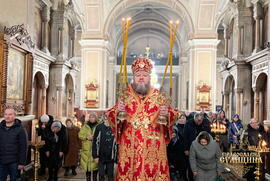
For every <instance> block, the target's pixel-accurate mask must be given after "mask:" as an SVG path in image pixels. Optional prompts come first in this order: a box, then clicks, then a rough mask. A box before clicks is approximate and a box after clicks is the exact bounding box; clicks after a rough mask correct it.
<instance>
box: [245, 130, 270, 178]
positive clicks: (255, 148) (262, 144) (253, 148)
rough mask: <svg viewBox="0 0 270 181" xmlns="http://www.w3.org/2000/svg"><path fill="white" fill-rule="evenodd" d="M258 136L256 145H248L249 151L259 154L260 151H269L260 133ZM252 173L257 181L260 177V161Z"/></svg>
mask: <svg viewBox="0 0 270 181" xmlns="http://www.w3.org/2000/svg"><path fill="white" fill-rule="evenodd" d="M258 138H259V143H258V146H248V149H249V150H250V151H253V152H257V153H258V154H259V155H261V154H262V153H266V152H270V148H269V147H267V144H266V142H265V141H264V140H263V139H262V135H261V134H259V135H258ZM254 174H255V175H256V176H255V179H256V180H257V181H259V180H260V178H261V176H262V173H261V162H258V163H257V166H256V170H255V172H254Z"/></svg>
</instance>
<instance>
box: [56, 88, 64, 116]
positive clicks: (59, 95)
mask: <svg viewBox="0 0 270 181" xmlns="http://www.w3.org/2000/svg"><path fill="white" fill-rule="evenodd" d="M62 94H63V87H62V86H58V87H57V88H56V95H57V97H56V101H57V102H56V105H57V113H56V119H58V120H59V121H61V119H62V109H63V108H62V107H63V106H62V103H63V98H62V97H63V96H62Z"/></svg>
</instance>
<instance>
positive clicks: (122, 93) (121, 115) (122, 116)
mask: <svg viewBox="0 0 270 181" xmlns="http://www.w3.org/2000/svg"><path fill="white" fill-rule="evenodd" d="M118 95H119V98H118V100H119V102H123V103H125V102H126V100H127V99H128V90H127V88H126V87H125V88H121V89H120V90H119V92H118ZM117 119H118V120H120V121H124V120H127V113H126V111H120V112H118V114H117Z"/></svg>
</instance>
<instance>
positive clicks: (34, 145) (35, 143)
mask: <svg viewBox="0 0 270 181" xmlns="http://www.w3.org/2000/svg"><path fill="white" fill-rule="evenodd" d="M35 128H36V129H35V134H34V137H33V138H34V139H33V141H31V142H30V145H31V148H32V149H33V150H34V163H33V165H34V181H38V180H39V179H38V169H39V167H40V163H39V149H40V148H42V147H43V146H44V145H45V141H42V140H41V137H40V136H37V128H38V125H36V126H35Z"/></svg>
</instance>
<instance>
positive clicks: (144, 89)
mask: <svg viewBox="0 0 270 181" xmlns="http://www.w3.org/2000/svg"><path fill="white" fill-rule="evenodd" d="M132 88H133V89H134V90H135V92H136V93H138V94H141V95H146V94H147V93H148V91H149V89H150V81H149V82H148V83H146V84H143V85H141V84H136V83H135V82H133V83H132Z"/></svg>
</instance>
